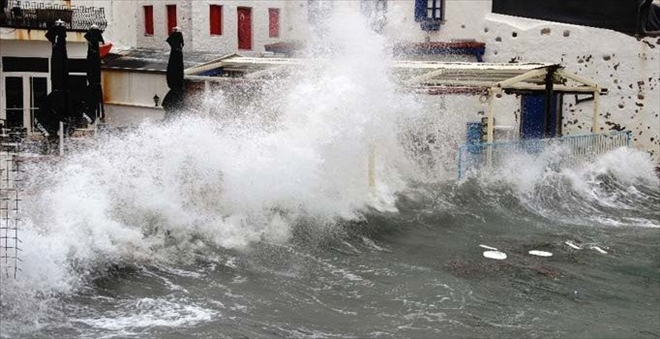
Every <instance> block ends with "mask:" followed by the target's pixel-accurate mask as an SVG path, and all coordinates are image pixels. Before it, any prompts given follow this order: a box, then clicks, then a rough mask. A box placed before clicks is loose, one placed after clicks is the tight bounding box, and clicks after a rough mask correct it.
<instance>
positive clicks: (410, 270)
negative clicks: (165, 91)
mask: <svg viewBox="0 0 660 339" xmlns="http://www.w3.org/2000/svg"><path fill="white" fill-rule="evenodd" d="M357 22H359V21H358V20H349V19H347V17H343V18H342V19H341V21H340V22H338V23H332V22H331V23H330V24H329V28H328V32H326V35H324V36H323V39H322V40H323V41H325V42H327V43H328V44H322V45H317V46H316V47H314V45H312V47H311V48H310V54H314V53H319V51H321V52H323V54H324V55H326V56H330V57H329V58H326V59H315V60H316V61H313V62H312V61H310V66H309V67H302V68H301V69H297V70H295V71H290V74H287V75H286V79H295V80H294V81H290V80H286V79H284V80H283V79H280V78H277V77H274V78H273V80H272V82H269V81H266V83H264V84H261V85H260V86H262V87H259V88H248V89H233V90H218V91H217V92H216V93H214V94H213V95H211V96H208V97H201V98H197V99H196V102H197V103H198V107H196V108H194V109H191V111H190V112H186V114H184V115H183V117H181V118H179V119H175V120H173V121H169V122H166V123H161V124H145V125H142V126H140V127H138V128H136V129H134V130H131V131H126V132H123V133H121V134H109V135H101V136H99V138H98V139H97V140H96V141H95V142H94V143H92V144H89V145H87V146H85V147H81V148H80V149H78V150H74V151H72V152H71V153H70V154H68V155H67V156H66V157H65V158H63V159H61V160H59V161H57V162H51V163H43V162H42V163H38V162H35V163H31V164H28V167H27V168H26V169H25V171H26V172H25V183H24V187H23V196H22V201H21V218H22V226H21V230H20V236H21V240H22V246H23V252H22V254H21V258H22V261H21V263H20V267H21V271H20V272H19V274H18V276H17V278H15V279H14V278H6V277H4V276H3V277H2V282H1V283H0V289H1V290H0V291H1V292H2V294H1V295H0V311H1V313H0V321H1V325H2V327H1V329H0V336H1V337H3V338H5V337H6V338H55V337H62V338H77V337H79V338H223V337H229V338H243V337H245V338H255V337H305V338H307V337H322V338H325V337H342V338H344V337H345V338H356V337H360V338H362V337H378V338H408V337H415V338H421V337H424V338H429V337H433V338H474V337H491V338H493V337H494V338H510V337H544V338H546V337H575V338H622V337H626V338H628V337H635V338H657V337H660V250H659V247H660V208H659V206H660V179H658V177H657V175H656V173H655V172H654V164H653V162H652V160H651V158H650V157H649V156H648V155H647V154H645V153H643V152H639V151H636V150H634V149H629V148H621V149H617V150H614V151H612V152H609V153H606V154H602V155H600V156H598V157H596V158H595V159H593V160H590V161H585V162H582V163H573V164H570V165H567V164H565V163H564V162H562V161H561V160H562V159H561V154H562V153H561V152H559V151H557V150H547V151H545V152H542V153H540V154H536V155H533V156H525V155H521V157H522V159H527V160H526V161H523V162H521V161H520V159H521V158H512V159H511V163H510V164H509V165H505V166H503V167H502V168H501V169H499V170H495V171H493V172H489V173H481V174H480V173H472V174H471V175H469V176H468V177H467V178H464V179H462V180H460V181H459V180H456V170H455V165H452V164H453V161H454V158H453V157H454V152H455V149H456V145H457V143H458V142H460V140H461V137H462V135H460V133H461V131H463V130H464V126H465V121H464V120H461V119H462V118H460V117H456V115H455V114H453V113H451V112H450V110H442V109H440V110H438V109H434V110H428V109H427V106H425V105H431V104H428V103H421V102H420V99H419V98H418V97H417V96H414V95H410V94H406V93H402V92H401V91H399V90H398V89H397V88H396V86H395V85H393V82H392V81H391V79H389V78H388V75H387V73H388V72H387V57H386V56H384V55H383V53H382V50H383V46H384V45H385V43H386V42H385V41H382V38H381V37H379V36H377V35H375V34H373V33H371V31H370V30H368V29H366V28H364V27H362V26H361V25H360V24H358V23H357ZM333 37H350V39H345V38H342V39H336V38H333ZM328 45H332V48H330V47H327V46H328ZM232 91H234V92H232ZM246 93H248V94H246ZM255 93H256V94H255ZM246 95H247V96H246ZM235 96H245V97H243V98H242V99H241V100H233V99H232V98H234V97H235ZM430 130H431V131H433V133H435V135H436V138H434V142H432V143H429V144H426V145H420V140H419V138H414V137H412V136H414V135H420V134H421V135H427V133H428V132H429V131H430ZM457 131H458V132H457ZM423 140H426V139H423ZM370 154H375V155H374V159H375V160H376V161H375V170H374V172H375V174H376V175H375V178H376V185H375V187H370V185H369V180H368V174H367V173H368V168H369V165H368V159H369V157H370ZM480 245H485V246H489V247H494V248H497V249H498V250H500V251H502V252H504V253H506V254H507V259H505V260H501V261H498V260H492V259H487V258H485V257H484V256H483V252H484V251H485V250H486V249H485V248H483V247H480ZM530 250H540V251H547V252H551V253H552V254H553V255H552V256H551V257H538V256H532V255H530V254H529V253H528V252H529V251H530Z"/></svg>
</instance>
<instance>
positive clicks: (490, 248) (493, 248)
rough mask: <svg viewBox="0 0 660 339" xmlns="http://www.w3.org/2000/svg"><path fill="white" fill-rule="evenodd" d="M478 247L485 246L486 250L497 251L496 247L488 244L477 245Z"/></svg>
mask: <svg viewBox="0 0 660 339" xmlns="http://www.w3.org/2000/svg"><path fill="white" fill-rule="evenodd" d="M479 247H481V248H485V249H487V250H493V251H497V248H495V247H490V246H486V245H479Z"/></svg>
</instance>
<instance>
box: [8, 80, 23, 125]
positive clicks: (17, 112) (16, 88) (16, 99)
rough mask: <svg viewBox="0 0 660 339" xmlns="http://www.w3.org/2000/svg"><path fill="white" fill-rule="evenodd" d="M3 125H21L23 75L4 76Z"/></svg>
mask: <svg viewBox="0 0 660 339" xmlns="http://www.w3.org/2000/svg"><path fill="white" fill-rule="evenodd" d="M4 85H5V112H6V115H5V127H7V128H12V127H23V112H24V110H25V105H24V104H23V103H24V100H23V99H24V96H25V95H24V94H25V92H24V88H23V77H13V76H8V77H5V81H4Z"/></svg>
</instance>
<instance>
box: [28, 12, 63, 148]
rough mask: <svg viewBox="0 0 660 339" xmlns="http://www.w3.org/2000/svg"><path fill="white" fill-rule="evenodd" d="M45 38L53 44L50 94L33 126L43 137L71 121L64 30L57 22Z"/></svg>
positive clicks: (53, 133)
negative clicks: (60, 124)
mask: <svg viewBox="0 0 660 339" xmlns="http://www.w3.org/2000/svg"><path fill="white" fill-rule="evenodd" d="M46 38H47V39H48V41H50V42H51V43H52V44H53V49H52V55H51V59H50V81H51V90H52V92H50V94H48V96H47V97H46V98H45V99H44V100H43V102H42V104H41V107H40V109H39V111H38V112H37V116H36V117H35V124H36V127H37V129H39V130H40V131H41V132H42V133H43V134H44V135H45V136H49V135H55V134H56V133H57V131H58V129H59V122H60V121H68V120H70V119H71V102H70V98H69V88H68V77H69V68H68V56H67V52H66V28H65V27H64V23H63V22H62V21H61V20H58V21H57V22H56V23H55V25H53V26H52V27H51V28H50V29H48V32H46Z"/></svg>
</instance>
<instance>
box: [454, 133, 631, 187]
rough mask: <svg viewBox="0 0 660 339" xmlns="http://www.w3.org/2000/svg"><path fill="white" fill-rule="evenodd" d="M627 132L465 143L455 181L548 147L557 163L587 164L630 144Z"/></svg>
mask: <svg viewBox="0 0 660 339" xmlns="http://www.w3.org/2000/svg"><path fill="white" fill-rule="evenodd" d="M630 140H631V132H630V131H622V132H610V133H602V134H585V135H571V136H565V137H559V138H550V139H527V140H519V141H510V142H494V143H475V144H465V145H463V146H461V147H459V149H458V155H457V161H458V178H459V179H460V178H462V177H463V176H464V175H465V174H466V173H468V172H469V171H473V170H480V169H483V168H486V169H496V168H498V167H501V166H502V165H505V164H506V162H507V161H508V160H509V159H511V157H513V156H517V155H532V156H533V155H539V154H541V153H542V152H543V151H545V150H549V149H551V148H555V149H557V150H558V151H559V152H560V154H561V161H562V162H565V163H575V162H579V161H589V160H592V159H594V158H595V157H596V156H597V155H600V154H603V153H606V152H609V151H611V150H614V149H616V148H619V147H625V146H629V145H630Z"/></svg>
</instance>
